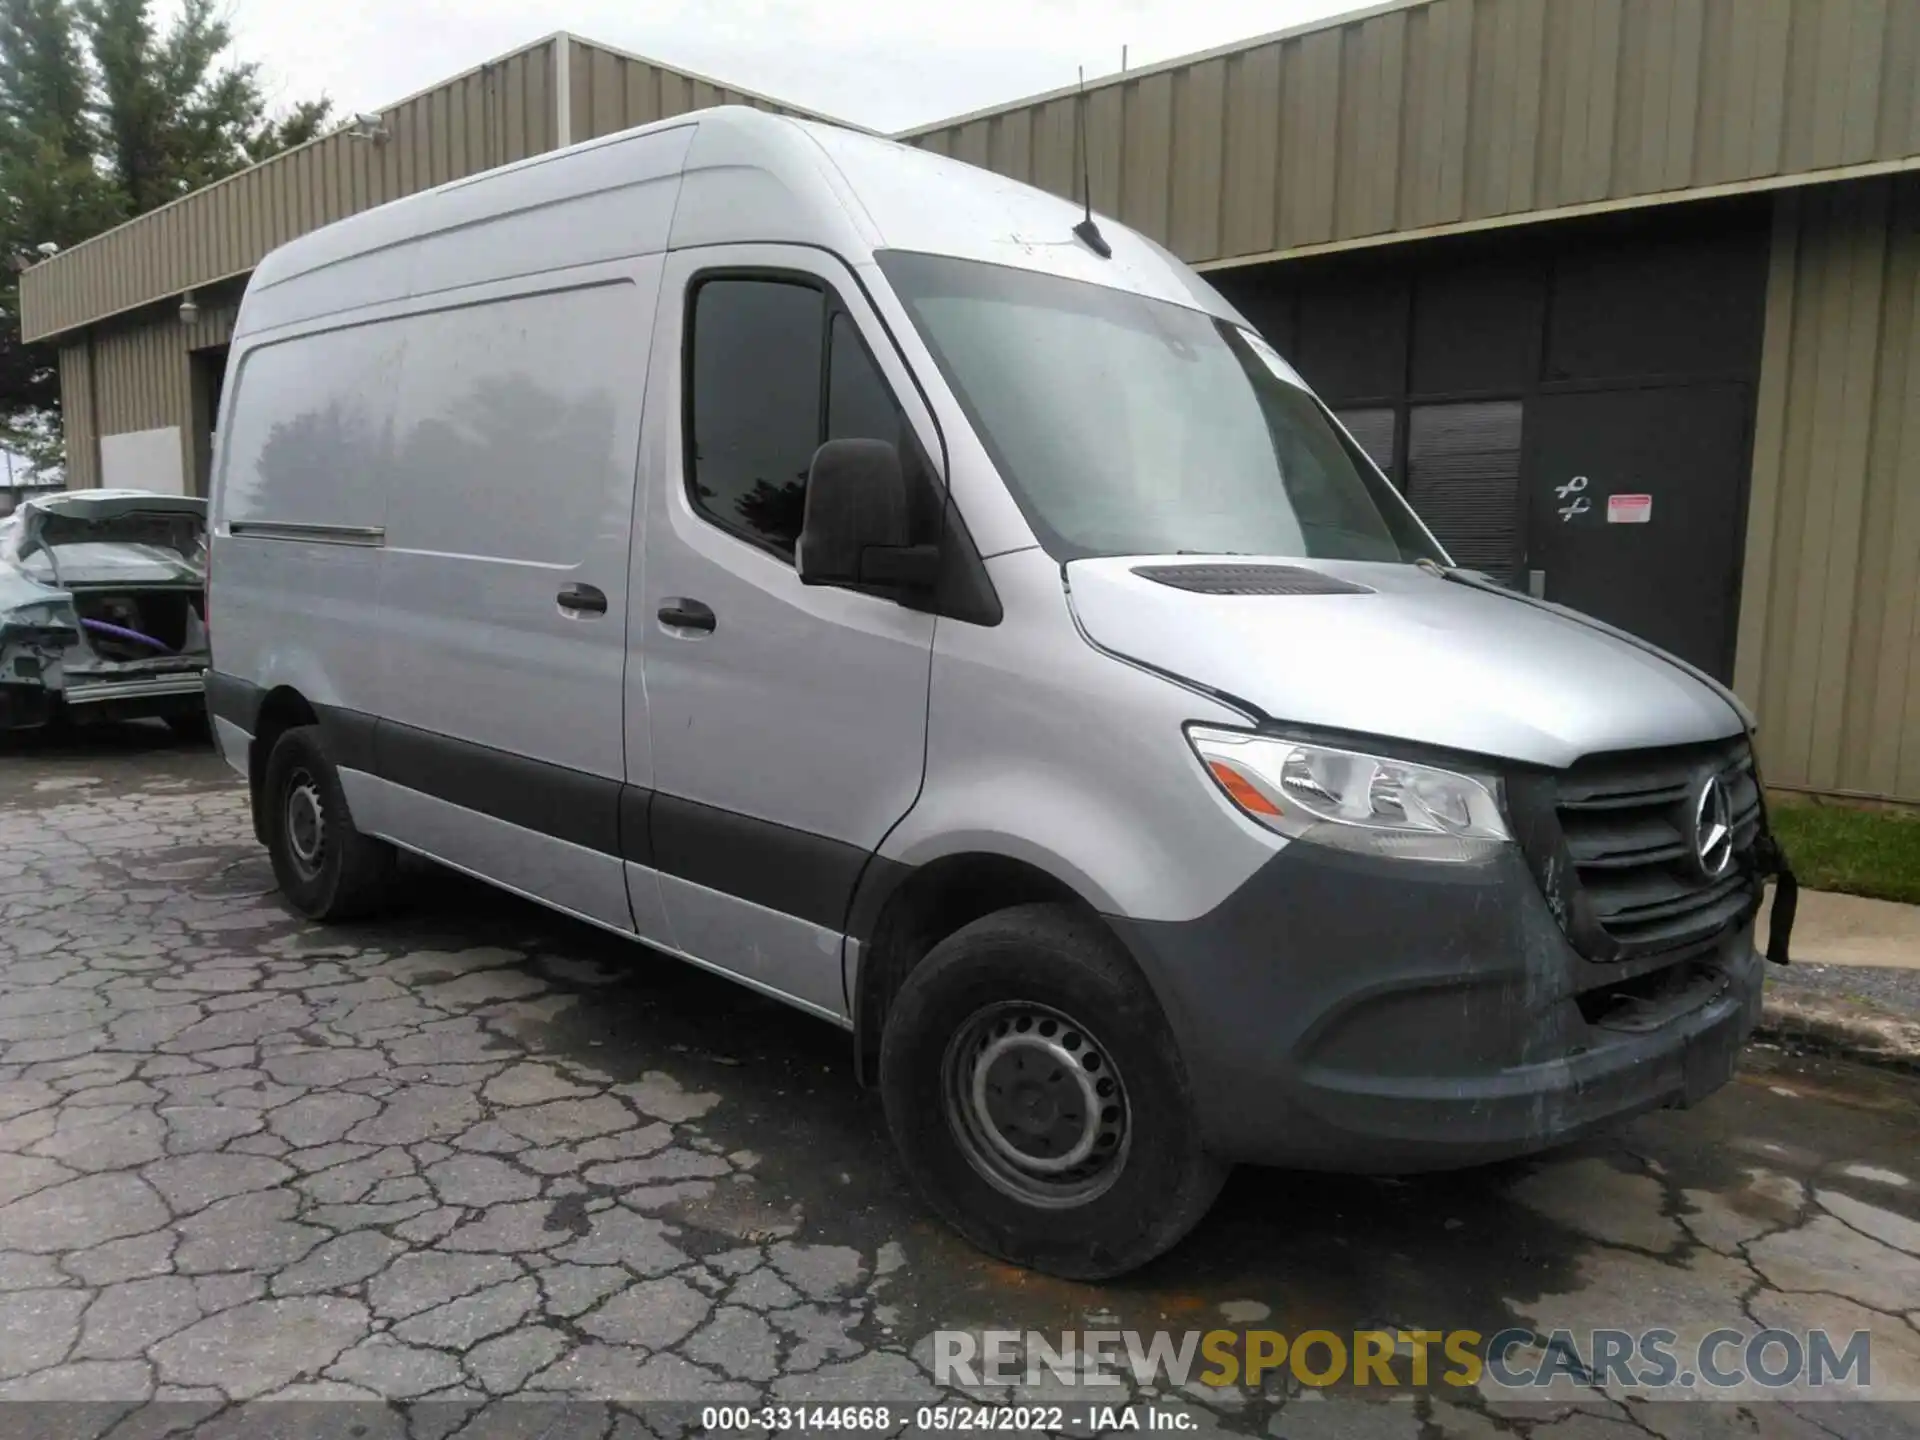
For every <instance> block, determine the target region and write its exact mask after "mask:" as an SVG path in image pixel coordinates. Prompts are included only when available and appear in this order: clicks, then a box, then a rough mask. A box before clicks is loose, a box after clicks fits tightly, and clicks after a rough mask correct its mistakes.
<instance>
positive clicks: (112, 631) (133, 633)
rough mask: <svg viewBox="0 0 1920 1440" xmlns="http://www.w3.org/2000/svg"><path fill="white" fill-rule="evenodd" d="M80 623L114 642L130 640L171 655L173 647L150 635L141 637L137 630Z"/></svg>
mask: <svg viewBox="0 0 1920 1440" xmlns="http://www.w3.org/2000/svg"><path fill="white" fill-rule="evenodd" d="M80 623H81V624H82V625H84V626H86V627H87V629H89V630H94V631H98V632H99V633H100V634H102V635H111V636H113V638H114V639H116V640H132V641H135V642H136V643H138V644H141V645H151V646H152V647H153V648H154V649H156V650H165V651H166V652H167V653H168V654H172V653H173V647H172V646H171V645H169V644H167V642H166V641H164V640H156V639H154V638H153V637H152V636H151V635H142V634H141V633H140V632H139V631H138V630H129V629H127V628H126V627H125V626H123V625H109V624H108V623H107V622H106V621H104V620H82V621H81V622H80Z"/></svg>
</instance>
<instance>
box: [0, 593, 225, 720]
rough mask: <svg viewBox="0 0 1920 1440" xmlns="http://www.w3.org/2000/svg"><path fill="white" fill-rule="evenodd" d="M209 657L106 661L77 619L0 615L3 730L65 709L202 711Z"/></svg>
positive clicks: (124, 715) (161, 713)
mask: <svg viewBox="0 0 1920 1440" xmlns="http://www.w3.org/2000/svg"><path fill="white" fill-rule="evenodd" d="M207 658H208V657H207V656H206V654H205V653H204V652H202V653H195V654H187V655H161V656H155V657H154V658H153V659H150V660H131V661H110V660H102V659H100V658H99V657H98V656H96V655H95V654H93V653H92V651H91V650H89V649H88V648H87V646H86V642H85V640H84V638H83V637H82V634H81V631H80V628H79V626H78V625H77V624H71V625H70V624H66V623H63V622H62V621H60V620H59V619H58V618H57V617H50V616H39V615H35V616H31V617H29V616H21V615H17V614H16V615H14V616H10V617H7V618H6V619H4V620H0V730H22V729H33V728H36V727H39V726H43V725H46V724H48V723H50V722H51V721H53V720H54V719H56V718H58V717H59V716H60V715H62V714H63V713H64V714H65V715H67V716H70V717H72V718H75V719H81V720H90V719H103V720H104V719H116V720H118V719H135V718H140V717H146V716H151V717H160V718H165V717H168V716H173V715H188V714H193V713H196V712H198V711H199V710H201V709H202V708H203V706H204V704H205V694H206V667H207Z"/></svg>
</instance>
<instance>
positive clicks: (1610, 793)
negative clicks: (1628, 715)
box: [1554, 740, 1761, 959]
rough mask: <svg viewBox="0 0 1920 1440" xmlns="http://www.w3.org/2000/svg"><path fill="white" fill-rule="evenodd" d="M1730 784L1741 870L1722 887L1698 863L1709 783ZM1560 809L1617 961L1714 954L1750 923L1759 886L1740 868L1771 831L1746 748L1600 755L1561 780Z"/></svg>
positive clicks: (1582, 883) (1583, 885)
mask: <svg viewBox="0 0 1920 1440" xmlns="http://www.w3.org/2000/svg"><path fill="white" fill-rule="evenodd" d="M1716 773H1717V774H1719V775H1721V776H1722V777H1724V779H1725V780H1726V782H1727V789H1728V792H1729V795H1728V798H1729V802H1730V810H1731V812H1732V819H1733V846H1734V852H1735V856H1736V862H1735V864H1734V865H1733V867H1732V868H1731V869H1730V870H1729V871H1728V872H1727V874H1726V875H1725V876H1723V877H1722V878H1720V879H1718V880H1706V879H1703V878H1702V877H1701V874H1700V871H1699V869H1698V867H1697V865H1696V863H1695V856H1694V842H1693V813H1692V811H1693V804H1694V799H1695V797H1696V795H1697V794H1698V787H1699V785H1700V782H1701V780H1702V779H1703V778H1704V777H1705V776H1707V775H1709V774H1716ZM1554 809H1555V812H1556V814H1557V815H1558V817H1559V821H1560V831H1561V836H1562V838H1563V840H1564V841H1565V844H1566V849H1567V854H1568V855H1569V857H1570V858H1571V859H1572V861H1573V867H1574V872H1575V874H1576V875H1577V876H1578V878H1579V887H1580V890H1581V891H1582V892H1583V895H1584V898H1585V900H1586V902H1587V907H1588V908H1589V910H1590V913H1591V914H1592V916H1593V918H1594V920H1595V921H1597V922H1598V925H1599V927H1600V929H1601V930H1602V931H1603V932H1604V933H1605V934H1606V936H1607V937H1608V938H1609V939H1610V940H1611V941H1612V942H1613V947H1610V948H1615V949H1616V950H1617V953H1615V954H1614V955H1612V957H1611V958H1614V959H1629V958H1633V957H1636V956H1643V955H1654V954H1661V953H1665V952H1668V951H1683V950H1695V949H1700V948H1704V947H1705V946H1706V945H1708V944H1710V943H1711V942H1713V941H1715V940H1717V939H1719V937H1720V936H1721V935H1722V934H1723V933H1724V932H1725V931H1726V930H1727V928H1728V927H1729V926H1732V925H1735V924H1738V923H1740V922H1741V921H1743V920H1745V919H1746V917H1747V915H1748V914H1749V913H1750V912H1751V910H1752V908H1753V901H1754V885H1753V881H1752V880H1751V879H1750V878H1749V877H1748V875H1747V873H1746V869H1745V867H1744V865H1742V864H1741V863H1739V862H1740V859H1741V858H1743V857H1744V856H1745V855H1746V853H1747V851H1748V850H1749V849H1750V848H1751V847H1752V845H1753V842H1754V838H1755V836H1756V835H1758V833H1759V830H1760V823H1761V806H1760V786H1759V783H1758V781H1757V780H1756V779H1755V777H1754V771H1753V755H1752V752H1751V750H1750V749H1749V747H1748V745H1747V742H1746V741H1745V740H1733V741H1727V742H1723V743H1720V744H1717V745H1689V746H1683V747H1677V748H1674V749H1668V750H1641V751H1629V752H1625V753H1619V754H1610V755H1596V756H1592V757H1590V758H1588V759H1586V760H1582V761H1580V762H1579V763H1578V764H1576V765H1574V766H1573V767H1572V768H1571V769H1569V770H1566V771H1564V772H1563V773H1562V774H1561V775H1560V776H1559V777H1558V779H1557V785H1556V793H1555V797H1554Z"/></svg>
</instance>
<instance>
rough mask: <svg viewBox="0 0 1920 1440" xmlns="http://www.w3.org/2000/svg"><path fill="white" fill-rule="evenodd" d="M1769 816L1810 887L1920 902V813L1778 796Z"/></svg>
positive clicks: (1799, 874) (1803, 881)
mask: <svg viewBox="0 0 1920 1440" xmlns="http://www.w3.org/2000/svg"><path fill="white" fill-rule="evenodd" d="M1769 818H1770V819H1771V820H1772V822H1773V833H1774V834H1775V835H1776V836H1777V837H1779V840H1780V845H1781V848H1782V849H1784V850H1785V851H1786V852H1787V859H1788V861H1789V862H1790V863H1791V864H1792V865H1793V873H1794V875H1795V876H1796V877H1797V878H1798V879H1799V881H1800V883H1801V884H1802V885H1805V886H1806V887H1807V888H1808V889H1811V890H1839V891H1842V892H1843V893H1845V894H1848V895H1867V896H1871V897H1872V898H1873V899H1876V900H1899V901H1903V902H1904V903H1906V904H1908V905H1920V816H1910V815H1903V814H1898V813H1895V812H1892V811H1887V810H1849V809H1845V808H1843V807H1842V806H1838V805H1809V804H1797V803H1794V802H1791V801H1786V802H1782V801H1778V800H1776V801H1775V802H1774V803H1773V804H1772V805H1771V806H1770V807H1769Z"/></svg>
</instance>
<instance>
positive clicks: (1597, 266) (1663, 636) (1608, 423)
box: [1209, 197, 1769, 678]
mask: <svg viewBox="0 0 1920 1440" xmlns="http://www.w3.org/2000/svg"><path fill="white" fill-rule="evenodd" d="M1768 204H1769V202H1768V201H1767V200H1766V199H1765V198H1753V197H1745V198H1738V199H1730V200H1720V201H1703V202H1699V203H1696V204H1689V205H1684V206H1668V207H1662V208H1659V209H1656V210H1648V211H1643V212H1637V213H1632V214H1626V215H1615V216H1603V217H1594V218H1588V219H1582V220H1572V221H1561V222H1556V223H1548V224H1540V225H1529V226H1522V227H1517V228H1515V229H1513V230H1509V231H1504V232H1499V233H1494V234H1487V235H1479V236H1460V237H1452V238H1447V239H1438V240H1430V241H1424V242H1413V243H1408V244H1395V245H1382V246H1380V247H1378V248H1377V249H1373V250H1370V251H1364V252H1357V253H1353V254H1346V255H1332V256H1320V257H1315V258H1309V259H1302V260H1296V261H1281V262H1276V263H1273V264H1268V265H1259V266H1248V267H1246V268H1244V269H1232V270H1225V271H1219V272H1216V273H1215V274H1213V275H1212V276H1211V277H1209V278H1211V279H1212V280H1213V281H1214V282H1215V283H1216V284H1217V285H1219V286H1220V288H1221V289H1222V290H1223V291H1224V292H1225V293H1226V294H1227V296H1228V298H1229V299H1231V300H1232V301H1233V302H1234V304H1235V305H1237V306H1238V307H1239V308H1240V310H1241V312H1242V313H1243V314H1245V315H1247V316H1248V317H1249V318H1250V319H1252V320H1253V321H1254V323H1255V324H1257V325H1259V326H1260V327H1261V328H1262V329H1263V330H1264V331H1265V332H1266V333H1267V334H1268V336H1269V337H1270V338H1271V339H1272V340H1273V341H1274V343H1275V344H1276V345H1277V346H1279V347H1280V349H1281V350H1282V351H1283V352H1285V353H1286V354H1287V355H1288V356H1289V358H1290V359H1292V360H1293V362H1294V363H1295V364H1296V365H1298V366H1299V368H1300V372H1301V374H1303V375H1304V376H1305V377H1306V378H1307V380H1308V381H1309V382H1310V383H1311V384H1312V385H1313V386H1314V387H1315V388H1316V389H1317V390H1318V391H1319V392H1320V394H1321V396H1322V398H1323V399H1325V400H1326V402H1327V404H1328V405H1329V406H1331V407H1332V408H1333V410H1334V411H1335V413H1337V414H1338V415H1339V416H1340V417H1341V418H1342V420H1343V421H1344V422H1345V423H1346V424H1347V427H1348V429H1349V430H1350V431H1351V432H1352V433H1353V436H1354V439H1355V440H1356V441H1357V442H1358V443H1359V444H1360V445H1361V446H1362V448H1364V449H1365V450H1366V452H1367V453H1368V454H1369V455H1370V456H1372V457H1373V458H1374V460H1375V461H1376V462H1377V463H1378V464H1379V466H1380V468H1381V469H1382V470H1383V471H1384V472H1386V474H1387V475H1388V476H1389V477H1391V478H1392V479H1393V481H1394V482H1395V483H1396V484H1398V485H1399V486H1401V488H1402V489H1403V491H1404V492H1405V494H1406V496H1407V498H1408V500H1409V501H1410V502H1411V503H1412V504H1413V507H1414V508H1415V509H1416V510H1417V511H1418V512H1419V513H1420V515H1421V518H1422V519H1424V520H1425V521H1426V523H1427V525H1428V527H1429V528H1430V529H1432V530H1433V532H1434V534H1435V536H1436V537H1437V538H1438V539H1439V540H1440V542H1441V544H1443V545H1444V546H1446V548H1447V550H1448V552H1449V553H1450V554H1451V555H1452V556H1453V558H1454V560H1455V561H1456V562H1458V563H1459V564H1461V565H1464V566H1467V567H1469V568H1472V569H1475V570H1481V571H1484V572H1485V573H1486V574H1488V575H1491V576H1492V577H1494V578H1495V579H1497V580H1499V581H1501V582H1503V583H1506V584H1512V585H1516V586H1526V587H1528V588H1530V589H1532V590H1534V591H1535V592H1536V593H1540V594H1544V595H1545V596H1546V598H1548V599H1550V600H1555V601H1558V602H1561V603H1563V604H1567V605H1571V606H1573V607H1575V608H1577V609H1582V610H1586V611H1588V612H1589V613H1591V614H1593V615H1596V616H1598V617H1599V618H1601V619H1603V620H1606V621H1608V622H1610V623H1612V624H1616V625H1619V626H1622V627H1623V628H1625V629H1628V630H1631V631H1634V632H1636V633H1638V634H1641V635H1644V636H1645V637H1646V638H1647V639H1650V640H1653V641H1655V642H1656V643H1659V644H1661V645H1665V646H1667V647H1669V648H1671V649H1673V650H1674V651H1675V652H1677V653H1678V654H1680V655H1681V656H1683V657H1684V658H1686V659H1688V660H1691V661H1693V662H1694V663H1695V664H1697V665H1699V666H1701V667H1702V668H1704V669H1706V670H1709V671H1711V672H1713V673H1714V674H1717V675H1719V676H1721V677H1723V678H1725V677H1726V676H1728V675H1729V674H1730V672H1731V670H1732V668H1733V642H1734V627H1735V623H1736V618H1737V616H1738V612H1739V585H1740V575H1739V557H1740V548H1741V529H1742V526H1743V525H1744V523H1745V513H1746V482H1747V472H1748V467H1749V463H1750V462H1749V449H1750V446H1751V436H1752V431H1753V407H1754V393H1755V389H1756V384H1757V376H1758V371H1759V361H1760V331H1761V324H1762V319H1763V316H1764V312H1765V301H1766V268H1767V244H1768V238H1767V237H1768V224H1769V210H1768ZM1568 487H1571V488H1568ZM1563 489H1564V490H1565V494H1564V495H1563V494H1562V493H1561V492H1562V490H1563ZM1563 508H1564V509H1566V510H1567V511H1568V512H1569V513H1568V516H1567V518H1565V519H1564V520H1563V519H1562V518H1561V514H1560V512H1561V510H1562V509H1563Z"/></svg>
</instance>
